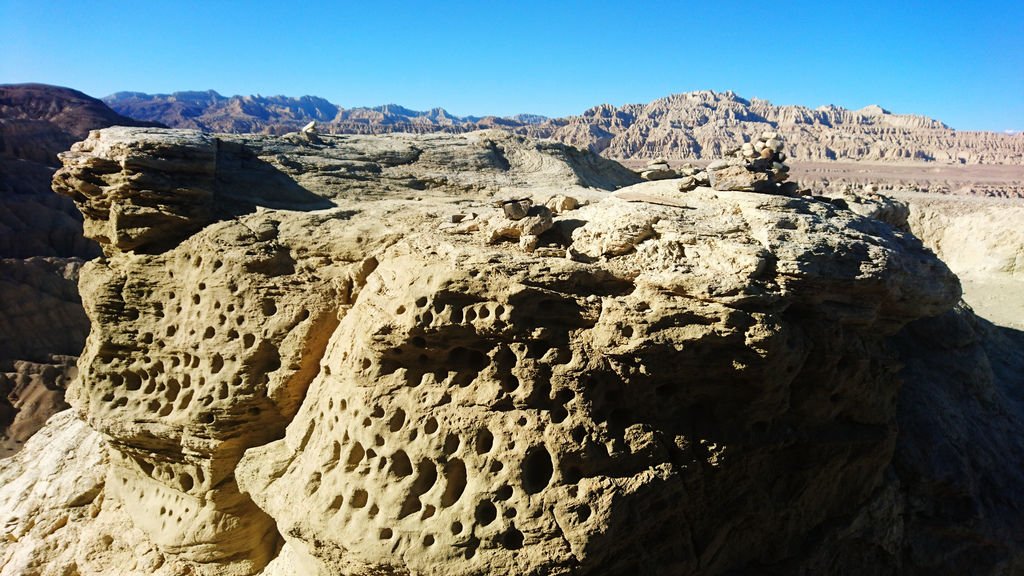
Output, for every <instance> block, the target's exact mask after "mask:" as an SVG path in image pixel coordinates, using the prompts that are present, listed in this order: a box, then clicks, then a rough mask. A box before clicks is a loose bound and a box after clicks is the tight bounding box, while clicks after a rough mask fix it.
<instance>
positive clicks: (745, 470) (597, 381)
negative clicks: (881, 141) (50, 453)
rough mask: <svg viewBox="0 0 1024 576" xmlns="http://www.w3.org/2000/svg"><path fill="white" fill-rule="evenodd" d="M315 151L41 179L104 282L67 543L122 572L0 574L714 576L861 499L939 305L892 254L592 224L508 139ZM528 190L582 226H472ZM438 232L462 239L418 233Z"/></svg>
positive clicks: (85, 565)
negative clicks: (904, 365)
mask: <svg viewBox="0 0 1024 576" xmlns="http://www.w3.org/2000/svg"><path fill="white" fill-rule="evenodd" d="M321 138H322V140H323V144H322V145H318V146H317V147H315V148H312V147H310V146H309V145H308V143H307V144H303V143H302V142H300V141H293V140H291V139H287V138H280V139H277V138H258V137H252V136H239V137H221V136H218V137H211V136H202V135H199V134H196V133H189V132H162V131H133V130H124V129H114V130H108V131H103V132H100V133H97V134H96V135H95V136H94V137H93V138H92V140H91V141H90V142H89V143H87V144H83V145H80V146H77V147H76V149H75V150H73V151H72V153H71V154H69V155H68V156H67V157H66V162H67V168H65V170H64V171H62V172H61V173H59V175H58V178H57V188H58V189H59V190H60V191H62V192H63V193H65V194H75V193H76V191H79V190H80V188H87V189H88V190H89V191H90V193H89V194H83V195H82V196H81V197H79V198H78V199H79V201H80V202H81V204H82V207H83V208H84V209H85V210H86V216H87V218H89V219H91V220H93V221H92V222H90V223H89V224H88V225H87V227H86V229H87V230H90V231H92V232H91V233H93V234H95V236H96V238H97V240H98V241H99V242H100V243H101V245H102V246H103V248H104V251H105V253H106V257H105V258H104V259H102V260H97V261H95V262H92V263H90V264H88V265H87V266H86V267H85V268H84V269H83V271H82V276H81V278H82V295H83V301H84V303H85V306H86V310H87V312H88V314H89V316H90V319H91V320H92V322H93V331H92V333H91V334H90V336H89V340H88V343H87V345H86V349H85V351H84V352H83V355H82V359H81V361H80V372H81V379H80V381H79V383H78V384H77V385H76V386H74V387H73V388H72V393H71V394H70V400H71V403H72V405H73V406H74V407H75V408H76V410H78V411H79V412H80V413H81V414H82V415H83V417H84V418H85V421H86V422H87V423H88V424H89V426H90V427H91V428H92V429H94V430H95V431H97V432H98V433H99V434H101V435H102V437H103V438H104V439H105V444H104V443H103V442H101V441H100V440H98V438H99V437H98V436H97V435H96V434H95V433H92V432H88V431H86V430H83V429H81V428H79V430H80V432H81V433H82V435H83V436H82V437H83V438H89V437H91V438H94V439H96V442H97V448H96V449H97V450H100V453H99V454H100V455H97V456H96V457H95V458H93V460H92V461H94V462H95V464H94V465H93V468H94V469H95V478H103V488H102V493H103V496H104V500H103V505H102V507H101V509H100V511H99V513H98V515H97V518H96V523H95V524H94V523H92V522H91V521H89V520H84V519H83V522H84V523H79V522H78V521H77V519H76V522H75V523H71V522H70V521H69V523H68V524H67V525H68V526H72V525H73V524H74V525H75V526H81V530H82V531H83V532H82V533H83V534H85V533H86V532H88V531H90V530H94V529H95V530H98V529H99V528H97V527H98V526H107V525H113V524H104V522H108V521H109V522H110V523H114V522H115V520H116V521H119V522H121V524H120V525H121V526H122V527H123V530H121V531H120V532H115V533H112V532H109V531H108V532H106V534H107V535H108V536H110V537H111V538H113V540H111V545H112V546H113V545H114V544H115V543H117V542H124V543H125V545H126V546H127V545H128V544H129V543H131V544H132V545H134V546H135V547H137V551H135V552H131V553H129V552H125V548H120V547H114V548H113V552H111V553H109V554H108V556H107V558H108V559H107V560H104V561H103V562H99V561H96V562H93V563H89V562H88V561H87V560H88V558H89V553H88V552H87V551H82V550H80V549H77V548H76V549H75V550H74V551H70V550H64V549H63V548H61V549H58V548H60V543H61V542H62V539H61V536H60V535H59V532H58V533H54V532H50V533H49V534H47V533H45V531H44V532H41V533H40V534H39V536H38V541H33V542H32V543H31V545H29V544H24V545H23V544H22V540H21V539H20V538H21V536H19V534H23V533H25V530H24V529H19V530H20V531H17V532H14V534H15V536H16V537H17V538H19V540H18V541H17V542H14V543H12V544H10V545H7V546H6V547H5V549H4V554H10V555H11V557H12V558H13V557H17V558H24V557H35V558H39V559H44V560H45V559H50V558H52V559H56V560H59V561H60V562H64V561H65V560H64V559H68V561H71V560H74V561H75V562H77V568H76V570H78V573H80V574H82V575H83V576H85V575H91V574H103V573H110V571H109V567H110V566H112V565H113V566H116V565H117V563H118V562H120V563H123V564H124V565H125V566H126V567H127V568H126V569H125V570H126V571H128V572H131V571H150V572H155V573H161V572H160V571H161V570H163V571H165V572H166V573H178V572H174V571H175V570H180V571H181V572H180V573H187V572H186V571H190V572H191V573H193V574H221V573H224V574H253V573H258V572H259V571H261V570H264V569H265V570H266V572H267V573H268V574H300V573H301V574H317V573H318V574H339V575H341V574H368V573H399V574H402V573H408V574H445V575H451V576H456V575H460V576H461V575H467V576H468V575H479V574H510V575H512V574H514V575H526V574H537V573H550V574H569V573H574V574H616V573H641V574H643V573H659V572H661V573H672V574H689V573H700V572H703V573H708V574H722V573H726V572H728V571H730V570H732V571H735V570H741V569H743V568H745V567H749V566H750V565H754V564H758V563H764V562H768V561H770V560H771V559H772V558H774V556H773V555H775V554H777V551H778V550H783V549H786V550H788V549H794V550H795V549H799V548H800V546H801V545H802V544H803V543H804V542H805V541H806V539H807V538H810V537H811V536H812V535H813V534H817V533H818V531H819V530H820V527H821V526H822V525H824V524H825V523H826V522H828V521H830V520H831V519H833V518H837V517H846V516H848V515H850V514H853V513H855V512H856V511H857V510H858V509H859V507H860V506H862V505H863V504H864V503H866V502H867V501H868V499H869V498H870V497H871V496H872V494H873V493H874V492H875V489H876V488H878V487H879V486H881V484H882V478H883V477H884V475H885V471H886V469H887V467H888V466H889V463H890V460H891V456H892V454H893V446H894V441H895V437H896V436H895V435H896V430H897V427H896V426H895V406H894V403H893V402H892V401H891V399H892V395H891V394H878V393H877V391H878V390H881V389H887V387H889V386H891V385H892V377H891V370H892V369H893V367H892V361H891V355H889V354H888V352H887V348H886V336H888V335H891V334H894V333H895V332H896V331H897V330H898V329H899V328H900V327H901V326H903V325H904V324H905V323H907V322H910V321H912V320H914V319H916V318H919V317H921V316H926V315H934V314H938V313H941V312H943V311H945V310H947V309H949V308H950V307H951V306H952V305H953V304H954V303H955V302H956V301H957V300H958V298H959V296H960V288H959V284H958V282H957V280H956V278H955V277H954V276H953V275H952V274H951V273H950V272H949V270H948V269H947V268H946V267H945V266H944V265H943V264H942V263H941V262H940V261H938V260H937V259H936V258H934V256H932V255H931V254H930V253H929V252H928V251H926V250H925V249H924V248H923V247H922V246H921V245H920V243H919V242H918V241H916V239H914V238H912V237H910V236H907V235H905V234H902V233H899V232H897V231H895V230H894V229H893V228H892V227H891V226H890V225H888V224H886V223H883V222H881V221H879V220H875V219H872V218H867V217H863V216H859V215H857V214H855V213H853V212H851V211H849V210H842V209H839V208H837V207H835V206H833V205H832V204H828V203H824V202H817V201H814V200H810V199H798V198H788V197H783V196H771V195H762V194H749V193H744V192H736V191H712V190H709V189H707V188H703V187H700V188H697V189H695V190H693V191H691V192H688V193H686V194H682V193H680V192H679V191H678V183H677V182H672V181H662V182H649V183H643V184H637V185H635V186H626V187H625V188H623V189H620V190H618V191H617V192H615V194H614V196H613V197H608V196H609V192H612V191H613V190H615V188H616V187H618V186H619V185H622V184H634V183H636V177H635V175H631V174H630V173H628V171H625V170H624V169H622V168H621V167H619V166H618V165H612V164H611V163H607V161H603V160H601V159H599V158H597V157H596V156H594V155H592V154H587V153H584V152H580V151H574V150H572V149H567V148H566V147H564V146H561V145H556V144H551V143H536V142H532V141H529V140H525V139H520V138H515V137H510V136H504V137H500V138H499V137H498V136H494V135H487V134H479V133H478V134H470V135H455V136H408V135H405V136H396V137H389V138H367V137H335V136H331V135H327V134H324V135H321ZM179 141H181V142H179ZM176 142H179V143H176ZM179 146H180V147H179ZM189 150H200V151H201V152H202V153H201V154H199V157H198V160H197V161H198V163H199V164H198V166H197V170H198V173H200V174H202V175H203V181H202V183H201V186H200V184H196V188H195V189H192V190H191V191H190V192H189V193H188V194H187V196H188V197H189V198H192V199H197V198H198V199H201V200H202V201H201V202H200V204H201V205H202V206H204V208H203V209H202V210H197V211H195V212H194V213H190V214H191V215H190V216H188V218H194V220H193V219H188V218H186V222H185V223H184V225H183V226H181V227H171V226H169V224H168V223H169V222H170V221H172V220H174V218H179V217H182V216H181V215H180V214H177V213H172V212H171V211H169V209H168V207H167V206H165V205H161V204H156V205H153V204H152V203H150V198H149V196H148V192H147V190H148V189H147V188H136V187H133V183H137V182H139V181H142V182H146V181H147V180H146V179H147V178H149V177H151V176H152V174H153V172H151V171H154V170H155V171H156V172H155V173H158V174H163V175H164V176H169V175H171V174H173V173H174V172H173V170H186V169H187V167H188V163H187V162H185V160H184V159H183V158H184V156H185V154H184V152H185V151H189ZM210 150H212V152H210ZM208 153H212V154H213V156H212V158H211V157H208ZM166 158H171V159H176V160H165V159H166ZM211 164H212V166H213V168H212V169H210V165H211ZM172 169H173V170H172ZM188 174H189V176H186V177H184V179H185V180H187V181H188V182H192V183H196V181H195V179H193V178H192V176H191V174H192V173H188ZM170 181H171V182H173V179H171V180H170ZM97 182H98V183H99V184H97ZM90 186H92V187H93V188H90ZM104 186H105V187H104ZM203 186H205V187H206V188H204V187H203ZM523 190H534V191H536V193H531V194H526V195H524V194H521V192H522V191H523ZM556 191H557V193H562V194H566V193H571V194H572V196H574V197H577V196H578V197H581V198H587V199H592V200H596V199H600V198H602V197H603V198H604V199H602V200H600V201H595V202H592V203H590V204H588V205H585V206H583V207H581V208H579V209H577V210H573V211H571V212H569V213H565V214H557V215H553V214H552V213H551V210H549V209H548V208H547V207H545V206H534V207H533V208H531V211H534V210H535V211H536V214H535V215H529V214H528V215H527V217H526V218H523V219H521V220H515V221H513V220H509V219H507V218H505V217H504V215H503V214H502V212H501V209H500V208H497V207H495V206H494V201H495V200H496V199H499V198H509V197H512V198H522V197H524V196H534V197H540V198H545V197H547V196H549V195H551V194H552V193H555V192H556ZM131 206H145V207H146V211H141V212H137V213H135V216H137V217H134V218H130V219H124V218H115V217H113V216H112V214H117V213H119V211H120V213H126V212H130V210H128V209H127V207H131ZM456 207H458V212H460V213H463V212H468V211H470V210H473V211H478V212H479V213H481V214H482V215H483V214H485V212H486V213H487V214H489V216H486V217H485V216H481V219H482V220H484V219H486V223H485V224H481V226H480V230H479V231H472V230H468V229H467V230H464V231H463V232H464V233H460V234H454V233H451V232H450V231H449V230H439V229H438V220H439V219H440V218H443V217H444V215H446V214H451V213H452V212H455V211H456ZM534 218H535V219H536V220H537V221H536V222H532V221H531V219H534ZM524 238H525V239H526V240H523V239H524ZM506 239H508V240H515V241H508V242H506V241H504V240H506ZM516 241H518V242H523V243H526V244H529V245H530V246H529V247H531V248H536V251H535V252H533V253H530V252H528V251H524V250H522V249H521V245H520V244H519V243H517V242H516ZM534 242H536V245H534ZM541 244H544V245H541ZM561 251H564V253H565V254H566V257H553V256H557V255H558V254H560V253H561ZM846 358H856V359H857V363H856V368H855V369H851V367H850V366H851V365H850V364H848V363H847V362H840V361H839V360H840V359H846ZM850 422H856V426H854V427H851V426H850V424H849V423H850ZM90 434H91V435H92V436H90ZM70 443H71V442H68V443H66V444H70ZM81 444H82V445H83V446H85V445H86V444H85V443H84V442H83V443H81ZM102 446H107V447H109V449H107V448H102ZM65 450H70V448H66V449H65ZM35 453H37V450H35V449H33V450H31V451H26V454H35ZM809 454H813V455H814V458H815V461H814V465H813V466H804V465H801V466H794V465H793V462H794V458H797V457H803V455H809ZM76 469H77V468H76ZM24 474H25V473H24V472H23V471H22V472H16V473H14V476H20V475H24ZM56 474H57V476H58V477H59V478H64V477H65V476H66V475H67V474H68V472H66V471H57V473H56ZM61 481H66V479H65V480H61ZM96 482H97V480H93V481H92V485H93V486H95V484H96ZM775 486H778V487H780V488H778V489H775V488H772V489H770V492H771V493H770V494H769V488H768V487H775ZM726 502H727V503H729V504H728V505H729V507H730V512H729V513H728V514H723V513H722V512H721V507H722V506H723V503H726ZM108 503H109V504H108ZM108 506H109V508H108ZM30 512H31V511H30ZM28 515H29V516H32V515H34V516H35V517H36V520H38V521H36V522H35V523H34V524H35V526H40V527H41V526H43V523H42V521H44V520H46V521H49V519H50V518H51V515H49V512H45V513H44V512H31V513H30V514H28ZM19 517H20V516H19ZM737 518H742V522H741V523H740V522H737V521H736V519H737ZM107 519H109V520H107ZM54 521H55V522H57V523H59V522H60V520H59V517H56V518H55V520H54ZM18 525H19V526H20V525H21V524H18ZM24 525H25V526H27V525H28V523H27V522H26V523H25V524H24ZM40 530H42V528H40ZM95 533H96V534H98V532H95ZM54 534H58V535H57V536H54ZM98 537H99V538H102V536H98ZM76 541H77V540H76ZM88 541H90V540H86V542H88ZM100 541H101V542H102V540H100ZM90 549H92V548H90ZM33 555H34V556H33ZM129 559H131V561H130V560H129ZM56 560H55V561H56ZM79 560H81V561H79ZM132 561H134V564H133V563H132ZM19 562H20V560H19ZM21 565H26V564H19V566H21ZM55 565H58V564H55ZM67 565H68V566H69V565H70V564H67Z"/></svg>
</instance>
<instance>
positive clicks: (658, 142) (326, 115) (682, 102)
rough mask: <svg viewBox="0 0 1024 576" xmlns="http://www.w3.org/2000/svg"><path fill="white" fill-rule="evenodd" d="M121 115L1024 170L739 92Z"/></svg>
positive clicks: (231, 103) (880, 126)
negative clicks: (485, 133)
mask: <svg viewBox="0 0 1024 576" xmlns="http://www.w3.org/2000/svg"><path fill="white" fill-rule="evenodd" d="M105 101H106V102H107V103H108V104H109V105H110V106H111V107H113V108H114V109H115V110H117V111H118V112H120V113H122V114H125V115H128V116H131V117H134V118H139V119H145V120H154V121H159V122H162V123H165V124H167V125H169V126H172V127H176V128H196V129H201V130H205V131H212V132H233V133H241V132H263V133H271V134H281V133H284V132H287V131H292V130H297V129H299V128H300V127H301V126H303V125H304V124H306V123H307V122H309V121H311V120H312V121H316V122H318V123H321V124H323V126H324V130H325V131H328V132H336V133H343V134H384V133H391V132H413V133H424V132H454V133H460V132H468V131H472V130H479V129H482V128H501V129H504V130H509V131H512V132H515V133H517V134H523V135H529V136H533V137H541V138H552V139H554V140H556V141H559V142H564V143H567V144H572V145H574V146H577V147H580V148H587V149H590V150H593V151H595V152H599V153H601V154H602V155H604V156H607V157H610V158H617V159H629V158H657V157H664V158H668V159H700V158H711V159H714V158H721V157H722V156H723V155H724V154H725V152H727V151H728V150H730V149H733V148H736V147H738V146H740V144H742V143H743V141H744V134H748V135H749V134H760V133H761V132H763V131H765V130H772V131H777V132H779V133H780V134H781V136H782V137H783V138H784V139H785V140H786V142H787V144H788V145H787V149H786V153H787V154H788V155H789V157H790V158H792V159H794V160H801V161H819V160H871V161H884V162H893V161H920V162H925V161H936V162H941V163H954V164H961V163H964V164H992V163H1000V164H1005V163H1010V164H1020V163H1024V134H1015V135H1008V134H999V133H994V132H970V131H957V130H954V129H952V128H950V127H949V126H946V125H945V124H943V123H942V122H939V121H938V120H933V119H931V118H926V117H924V116H915V115H904V114H892V113H890V112H888V111H887V110H885V109H883V108H881V107H879V106H868V107H865V108H862V109H860V110H847V109H844V108H841V107H838V106H831V105H830V106H821V107H818V108H814V109H812V108H807V107H804V106H776V105H774V104H772V103H771V102H768V101H767V100H759V99H753V100H746V99H744V98H741V97H739V96H737V95H736V94H735V93H733V92H711V91H700V92H687V93H682V94H673V95H671V96H667V97H665V98H659V99H657V100H654V101H653V102H650V103H647V104H626V105H624V106H619V107H616V106H612V105H609V104H603V105H599V106H595V107H593V108H591V109H589V110H587V111H586V112H584V113H583V114H581V115H579V116H570V117H566V118H553V119H547V118H543V117H536V116H530V115H520V116H516V117H511V118H496V117H493V116H489V117H484V118H480V117H473V116H469V117H458V116H453V115H451V114H449V113H448V112H446V111H445V110H444V109H442V108H435V109H433V110H430V111H428V112H416V111H412V110H408V109H406V108H403V107H401V106H396V105H394V104H391V105H386V106H379V107H375V108H351V109H345V108H342V107H340V106H337V105H334V104H331V103H330V102H328V101H326V100H324V99H322V98H316V97H311V96H304V97H302V98H287V97H284V96H273V97H262V96H233V97H230V98H227V97H224V96H221V95H220V94H217V93H216V92H213V91H209V92H178V93H175V94H156V95H151V94H141V93H137V92H122V93H117V94H113V95H111V96H108V97H107V98H105Z"/></svg>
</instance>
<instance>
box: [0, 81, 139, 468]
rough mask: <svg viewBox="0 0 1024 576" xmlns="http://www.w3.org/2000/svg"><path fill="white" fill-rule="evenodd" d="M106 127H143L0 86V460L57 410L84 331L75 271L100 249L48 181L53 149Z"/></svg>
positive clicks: (76, 99) (52, 89) (53, 91)
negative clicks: (88, 236) (117, 125)
mask: <svg viewBox="0 0 1024 576" xmlns="http://www.w3.org/2000/svg"><path fill="white" fill-rule="evenodd" d="M113 124H122V125H128V126H139V125H147V124H150V123H147V122H139V121H136V120H132V119H131V118H126V117H124V116H120V115H118V114H117V113H116V112H114V111H113V110H111V109H110V108H108V107H107V106H106V105H105V104H103V102H101V101H99V100H96V99H95V98H90V97H88V96H86V95H85V94H82V93H81V92H77V91H75V90H70V89H67V88H59V87H56V86H45V85H41V84H15V85H0V301H2V302H3V306H2V307H0V458H5V457H7V456H9V455H10V454H12V453H13V452H14V451H16V450H17V449H18V448H19V447H20V445H21V443H22V442H24V441H25V440H26V439H27V438H28V437H29V436H31V435H32V434H33V433H34V432H35V430H36V429H37V428H38V427H39V426H41V425H42V423H43V422H45V421H46V419H47V418H49V417H50V416H51V415H52V414H53V413H54V412H55V411H57V410H60V409H63V408H65V407H66V404H64V386H65V385H66V383H67V382H69V381H70V380H71V378H73V376H74V364H75V358H74V357H75V356H77V355H78V353H79V352H80V351H81V350H82V346H83V344H84V343H85V334H86V333H87V332H88V330H89V325H88V319H87V318H86V317H85V313H84V312H83V310H82V306H81V303H80V302H79V298H78V290H77V287H76V284H77V280H78V269H79V267H81V265H82V261H83V259H88V258H92V257H95V256H97V255H98V254H99V248H98V247H97V246H96V244H95V243H93V242H91V241H89V240H87V239H85V238H84V237H83V236H82V215H81V213H80V212H79V211H78V209H77V208H75V206H74V203H73V202H72V201H71V200H70V199H69V198H64V197H61V196H58V195H56V194H54V193H53V192H52V191H51V190H50V180H51V179H52V177H53V172H54V170H55V169H56V167H57V166H58V165H59V164H60V162H59V161H58V159H57V154H58V153H59V152H62V151H64V150H66V149H67V148H69V147H70V146H71V144H72V143H74V142H75V141H77V140H80V139H82V138H85V137H86V136H87V135H88V133H89V130H91V129H93V128H103V127H106V126H111V125H113Z"/></svg>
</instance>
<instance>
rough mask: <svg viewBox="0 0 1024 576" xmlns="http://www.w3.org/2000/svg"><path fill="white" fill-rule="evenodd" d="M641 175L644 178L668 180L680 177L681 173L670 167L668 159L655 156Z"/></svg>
mask: <svg viewBox="0 0 1024 576" xmlns="http://www.w3.org/2000/svg"><path fill="white" fill-rule="evenodd" d="M640 177H641V178H643V179H644V180H668V179H670V178H678V177H679V174H678V173H676V171H675V170H673V169H672V168H671V167H669V165H668V160H666V159H664V158H655V159H654V160H651V161H650V162H648V163H647V167H646V168H644V169H643V170H642V171H641V172H640Z"/></svg>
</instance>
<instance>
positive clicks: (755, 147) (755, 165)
mask: <svg viewBox="0 0 1024 576" xmlns="http://www.w3.org/2000/svg"><path fill="white" fill-rule="evenodd" d="M783 148H784V144H783V143H782V139H781V138H780V137H779V134H778V132H762V133H761V137H760V138H758V139H757V140H755V141H753V142H744V143H743V145H742V146H740V147H739V148H736V149H734V150H731V151H729V152H727V153H726V157H725V158H723V159H721V160H716V161H714V162H712V163H711V164H708V166H707V168H706V173H707V181H708V182H707V183H708V184H709V185H710V186H711V188H713V189H715V190H739V191H747V192H761V193H764V194H785V195H789V196H794V195H797V190H798V188H799V187H798V186H797V184H796V183H795V182H787V179H788V178H789V166H786V165H785V164H784V163H783V162H785V160H786V154H785V152H783V151H782V150H783ZM696 176H697V174H694V175H693V178H692V180H691V179H688V178H684V180H683V182H680V185H679V189H680V190H682V191H684V192H685V191H688V190H692V189H694V188H696V187H697V186H700V185H705V184H703V183H702V182H700V179H698V178H697V177H696Z"/></svg>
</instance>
